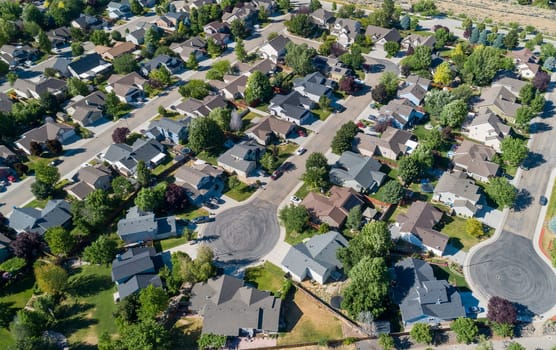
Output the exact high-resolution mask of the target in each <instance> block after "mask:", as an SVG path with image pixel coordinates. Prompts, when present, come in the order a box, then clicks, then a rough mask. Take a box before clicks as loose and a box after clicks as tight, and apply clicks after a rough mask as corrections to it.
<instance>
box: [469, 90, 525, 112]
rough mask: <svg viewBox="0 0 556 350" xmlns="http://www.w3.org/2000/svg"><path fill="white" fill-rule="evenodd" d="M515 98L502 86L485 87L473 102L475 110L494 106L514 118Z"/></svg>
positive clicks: (516, 104) (515, 109)
mask: <svg viewBox="0 0 556 350" xmlns="http://www.w3.org/2000/svg"><path fill="white" fill-rule="evenodd" d="M516 101H517V98H516V96H515V95H514V94H513V93H512V92H511V91H510V90H508V89H507V88H506V87H504V86H500V85H497V86H492V87H486V88H483V89H482V90H481V96H480V97H479V98H478V99H476V100H475V104H474V105H475V108H477V109H479V108H482V107H491V106H495V107H497V108H498V109H500V110H501V111H502V112H503V113H504V114H505V115H507V116H508V117H512V118H513V117H515V115H516V112H517V109H518V108H519V107H521V105H520V104H519V103H516Z"/></svg>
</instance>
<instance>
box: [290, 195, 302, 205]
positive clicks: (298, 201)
mask: <svg viewBox="0 0 556 350" xmlns="http://www.w3.org/2000/svg"><path fill="white" fill-rule="evenodd" d="M290 201H291V202H292V203H294V204H299V203H301V199H299V197H296V196H291V198H290Z"/></svg>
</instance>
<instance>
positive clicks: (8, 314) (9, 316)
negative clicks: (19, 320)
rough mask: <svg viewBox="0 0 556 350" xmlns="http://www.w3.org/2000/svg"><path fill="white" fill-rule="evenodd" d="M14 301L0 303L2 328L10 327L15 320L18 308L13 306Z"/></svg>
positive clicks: (0, 324)
mask: <svg viewBox="0 0 556 350" xmlns="http://www.w3.org/2000/svg"><path fill="white" fill-rule="evenodd" d="M13 305H14V302H1V303H0V328H8V326H9V324H10V322H11V321H12V320H13V318H14V316H15V313H16V312H17V308H15V307H13Z"/></svg>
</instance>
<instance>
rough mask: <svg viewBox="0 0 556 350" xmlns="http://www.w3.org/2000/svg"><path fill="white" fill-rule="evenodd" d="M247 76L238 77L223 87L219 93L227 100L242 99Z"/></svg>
mask: <svg viewBox="0 0 556 350" xmlns="http://www.w3.org/2000/svg"><path fill="white" fill-rule="evenodd" d="M247 79H248V76H247V75H240V76H239V77H237V78H235V79H234V80H232V81H231V82H229V83H228V84H226V85H224V86H223V87H222V89H221V90H220V93H221V94H223V95H224V97H226V98H227V99H228V100H238V99H241V98H243V97H244V95H243V94H244V93H245V89H246V88H247Z"/></svg>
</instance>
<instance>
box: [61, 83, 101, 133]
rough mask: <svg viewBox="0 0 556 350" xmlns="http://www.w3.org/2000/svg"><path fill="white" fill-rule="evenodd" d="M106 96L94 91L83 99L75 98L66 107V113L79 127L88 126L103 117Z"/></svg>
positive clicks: (81, 97) (80, 97)
mask: <svg viewBox="0 0 556 350" xmlns="http://www.w3.org/2000/svg"><path fill="white" fill-rule="evenodd" d="M105 100H106V96H104V93H102V91H95V92H93V93H92V94H89V95H87V96H85V97H83V96H75V97H74V98H72V100H71V101H70V103H69V104H68V105H67V106H66V113H68V115H70V116H71V118H72V119H73V120H74V121H75V122H77V123H79V124H80V125H81V126H84V127H86V126H90V125H94V124H95V123H97V122H98V121H99V120H101V119H102V118H103V117H104V109H105Z"/></svg>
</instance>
